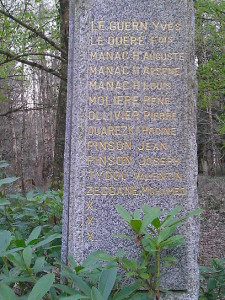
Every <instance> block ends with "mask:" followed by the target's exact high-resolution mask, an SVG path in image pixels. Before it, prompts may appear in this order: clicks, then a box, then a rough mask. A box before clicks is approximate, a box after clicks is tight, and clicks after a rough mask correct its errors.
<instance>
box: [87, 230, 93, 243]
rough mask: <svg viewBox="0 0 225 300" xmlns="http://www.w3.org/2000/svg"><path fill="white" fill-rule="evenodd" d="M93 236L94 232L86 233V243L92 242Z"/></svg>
mask: <svg viewBox="0 0 225 300" xmlns="http://www.w3.org/2000/svg"><path fill="white" fill-rule="evenodd" d="M93 234H94V232H88V238H87V241H91V242H94V238H93Z"/></svg>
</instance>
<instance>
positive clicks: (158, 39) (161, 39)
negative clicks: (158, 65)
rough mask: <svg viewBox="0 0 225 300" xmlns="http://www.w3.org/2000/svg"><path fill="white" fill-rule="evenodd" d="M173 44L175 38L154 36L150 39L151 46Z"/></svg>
mask: <svg viewBox="0 0 225 300" xmlns="http://www.w3.org/2000/svg"><path fill="white" fill-rule="evenodd" d="M172 42H173V37H172V36H163V35H161V36H155V35H152V36H151V37H150V44H152V45H154V44H156V43H159V44H169V43H172Z"/></svg>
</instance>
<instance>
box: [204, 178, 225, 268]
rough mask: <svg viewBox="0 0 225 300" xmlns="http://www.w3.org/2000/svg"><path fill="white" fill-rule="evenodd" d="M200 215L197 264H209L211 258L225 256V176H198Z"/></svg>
mask: <svg viewBox="0 0 225 300" xmlns="http://www.w3.org/2000/svg"><path fill="white" fill-rule="evenodd" d="M198 195H199V205H200V207H201V208H203V209H204V210H205V211H204V213H202V215H201V225H200V232H201V235H200V245H199V264H200V265H209V264H210V259H211V258H224V257H225V176H223V177H206V176H203V175H200V176H199V178H198Z"/></svg>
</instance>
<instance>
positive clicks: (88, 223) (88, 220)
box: [87, 217, 94, 225]
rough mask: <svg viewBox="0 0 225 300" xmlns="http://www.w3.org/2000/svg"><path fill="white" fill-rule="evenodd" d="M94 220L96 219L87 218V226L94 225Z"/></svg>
mask: <svg viewBox="0 0 225 300" xmlns="http://www.w3.org/2000/svg"><path fill="white" fill-rule="evenodd" d="M93 219H94V217H87V225H94V224H93Z"/></svg>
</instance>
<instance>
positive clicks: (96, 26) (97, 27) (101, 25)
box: [91, 21, 105, 30]
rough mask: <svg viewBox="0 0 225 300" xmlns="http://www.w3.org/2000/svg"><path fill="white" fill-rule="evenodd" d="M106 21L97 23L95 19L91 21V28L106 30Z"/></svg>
mask: <svg viewBox="0 0 225 300" xmlns="http://www.w3.org/2000/svg"><path fill="white" fill-rule="evenodd" d="M104 29H105V21H97V22H96V24H95V23H94V21H92V22H91V30H104Z"/></svg>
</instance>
